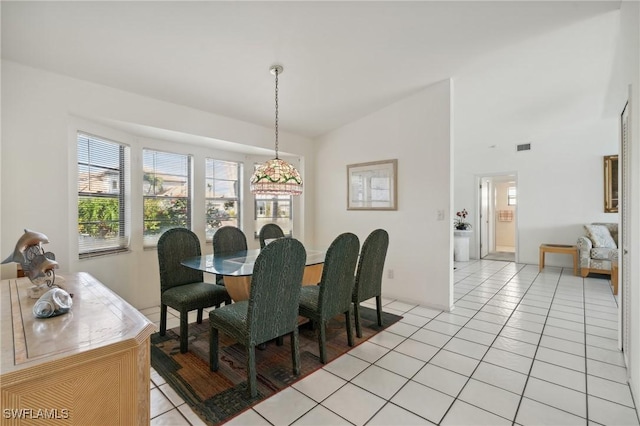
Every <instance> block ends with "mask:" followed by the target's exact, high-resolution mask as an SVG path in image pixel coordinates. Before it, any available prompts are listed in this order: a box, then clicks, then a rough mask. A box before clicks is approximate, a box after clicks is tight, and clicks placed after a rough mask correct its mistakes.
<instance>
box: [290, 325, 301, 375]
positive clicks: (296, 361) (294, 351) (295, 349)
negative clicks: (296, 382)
mask: <svg viewBox="0 0 640 426" xmlns="http://www.w3.org/2000/svg"><path fill="white" fill-rule="evenodd" d="M291 355H292V357H293V360H292V361H293V374H295V375H296V376H297V375H299V374H300V342H299V340H298V327H296V328H294V329H293V332H292V333H291Z"/></svg>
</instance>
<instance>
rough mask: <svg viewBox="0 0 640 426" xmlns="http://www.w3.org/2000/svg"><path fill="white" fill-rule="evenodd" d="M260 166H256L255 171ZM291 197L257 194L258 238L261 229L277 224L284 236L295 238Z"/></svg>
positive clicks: (255, 215) (255, 213)
mask: <svg viewBox="0 0 640 426" xmlns="http://www.w3.org/2000/svg"><path fill="white" fill-rule="evenodd" d="M258 167H260V164H255V165H254V167H253V170H254V171H255V170H256V169H257V168H258ZM292 200H293V196H291V195H263V194H255V205H254V218H255V234H254V236H255V237H256V238H258V235H259V234H260V229H262V227H263V226H264V225H266V224H267V223H275V224H277V225H278V226H280V228H282V231H283V232H284V235H288V236H293V218H292V216H291V205H292Z"/></svg>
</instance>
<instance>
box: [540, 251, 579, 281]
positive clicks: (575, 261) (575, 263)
mask: <svg viewBox="0 0 640 426" xmlns="http://www.w3.org/2000/svg"><path fill="white" fill-rule="evenodd" d="M546 253H560V254H570V255H572V256H573V275H578V247H577V246H570V245H565V244H540V269H539V270H540V271H542V269H543V268H544V257H545V254H546Z"/></svg>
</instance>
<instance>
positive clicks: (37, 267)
mask: <svg viewBox="0 0 640 426" xmlns="http://www.w3.org/2000/svg"><path fill="white" fill-rule="evenodd" d="M57 268H58V262H56V261H55V260H52V259H49V258H48V257H46V256H45V255H44V254H40V255H38V256H36V257H34V258H33V260H32V261H31V264H30V265H29V269H28V270H27V271H25V274H26V275H27V276H28V277H29V279H30V280H31V281H34V280H35V279H37V278H40V277H46V276H47V272H49V271H51V270H52V269H57ZM54 279H55V278H54ZM51 283H53V281H51Z"/></svg>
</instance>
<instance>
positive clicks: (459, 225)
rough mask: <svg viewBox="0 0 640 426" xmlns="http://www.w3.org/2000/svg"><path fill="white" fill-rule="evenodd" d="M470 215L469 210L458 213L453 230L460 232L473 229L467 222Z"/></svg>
mask: <svg viewBox="0 0 640 426" xmlns="http://www.w3.org/2000/svg"><path fill="white" fill-rule="evenodd" d="M468 215H469V212H468V211H467V209H462V211H459V212H456V218H455V219H454V221H453V229H457V230H459V231H466V230H468V229H471V224H470V223H469V222H465V219H466V218H467V216H468Z"/></svg>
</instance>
